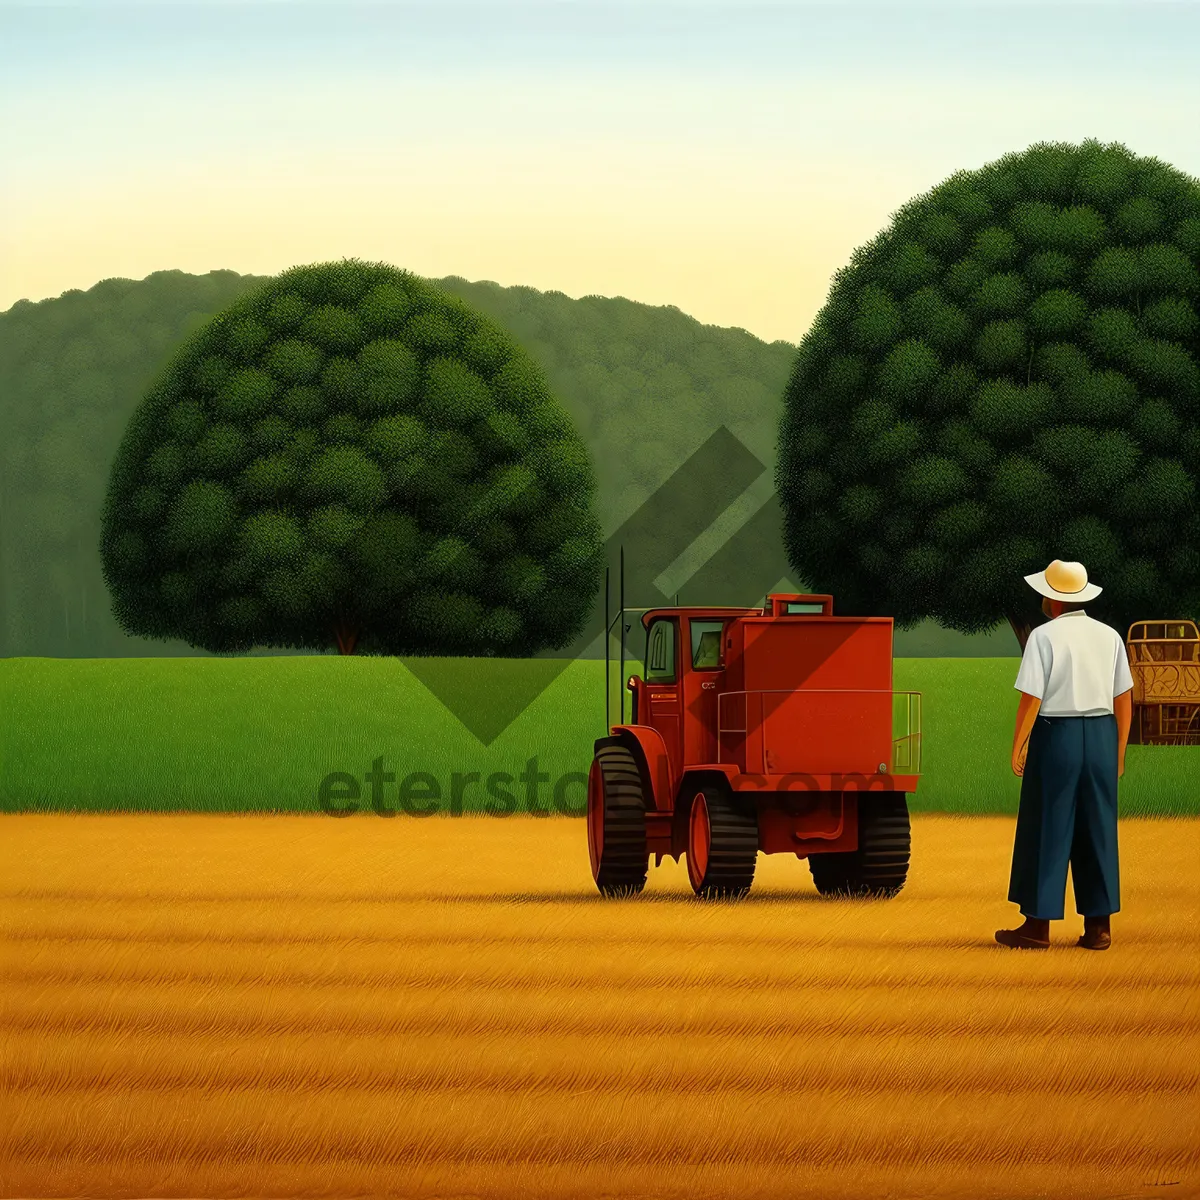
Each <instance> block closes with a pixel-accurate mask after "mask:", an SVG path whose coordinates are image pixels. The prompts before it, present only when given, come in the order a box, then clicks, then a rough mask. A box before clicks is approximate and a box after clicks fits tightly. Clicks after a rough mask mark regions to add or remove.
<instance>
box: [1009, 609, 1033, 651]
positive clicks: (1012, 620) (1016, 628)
mask: <svg viewBox="0 0 1200 1200" xmlns="http://www.w3.org/2000/svg"><path fill="white" fill-rule="evenodd" d="M1008 623H1009V625H1011V626H1012V631H1013V633H1015V634H1016V635H1017V641H1018V642H1019V643H1020V646H1021V653H1022V654H1024V653H1025V643H1026V642H1027V641H1029V635H1030V634H1031V633H1032V632H1033V626H1032V625H1030V624H1029V622H1028V621H1022V620H1020V619H1019V618H1017V617H1013V616H1010V617H1009V618H1008Z"/></svg>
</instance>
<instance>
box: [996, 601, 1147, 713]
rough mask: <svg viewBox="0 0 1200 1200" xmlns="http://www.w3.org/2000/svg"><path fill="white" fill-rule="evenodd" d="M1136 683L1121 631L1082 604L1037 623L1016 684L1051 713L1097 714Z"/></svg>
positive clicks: (1105, 710)
mask: <svg viewBox="0 0 1200 1200" xmlns="http://www.w3.org/2000/svg"><path fill="white" fill-rule="evenodd" d="M1131 687H1133V676H1132V675H1130V673H1129V659H1128V657H1127V656H1126V654H1125V643H1124V642H1123V641H1122V640H1121V635H1120V634H1119V633H1118V632H1117V631H1116V630H1115V629H1113V628H1112V627H1111V626H1109V625H1105V624H1104V623H1103V622H1102V621H1096V620H1093V619H1092V618H1091V617H1089V616H1088V615H1087V613H1085V612H1084V611H1083V610H1082V609H1075V610H1074V611H1073V612H1067V613H1063V614H1062V616H1059V617H1055V618H1054V619H1053V620H1052V621H1047V622H1046V623H1045V624H1043V625H1036V626H1035V627H1034V628H1033V630H1032V631H1031V632H1030V634H1029V640H1028V641H1027V642H1026V643H1025V654H1024V656H1023V657H1022V659H1021V669H1020V670H1019V671H1018V672H1017V682H1016V688H1017V690H1018V691H1021V692H1025V693H1026V694H1027V695H1030V696H1036V697H1037V698H1038V699H1039V700H1040V701H1041V702H1042V703H1041V707H1040V708H1039V710H1038V711H1039V712H1040V713H1041V714H1042V715H1043V716H1047V717H1099V716H1103V715H1104V714H1105V713H1111V712H1112V710H1113V697H1115V696H1119V695H1121V693H1122V692H1127V691H1128V690H1129V689H1130V688H1131Z"/></svg>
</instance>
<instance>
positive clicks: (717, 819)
mask: <svg viewBox="0 0 1200 1200" xmlns="http://www.w3.org/2000/svg"><path fill="white" fill-rule="evenodd" d="M757 861H758V814H757V813H756V812H755V810H754V808H753V806H751V805H749V804H746V803H744V802H743V801H740V800H739V799H738V798H737V797H735V796H734V795H733V793H732V792H731V791H730V790H729V786H728V784H726V783H725V782H724V781H723V780H722V781H721V782H720V783H712V784H708V785H706V786H705V787H703V788H701V789H700V790H699V791H698V792H697V793H696V795H695V798H694V799H693V800H692V807H691V810H690V812H689V815H688V840H687V869H688V880H689V881H690V882H691V885H692V890H693V891H694V892H695V893H696V895H697V896H702V897H703V898H704V899H706V900H711V899H716V898H719V897H735V896H743V895H745V894H746V892H748V891H749V890H750V885H751V884H752V883H753V882H754V868H755V865H756V863H757Z"/></svg>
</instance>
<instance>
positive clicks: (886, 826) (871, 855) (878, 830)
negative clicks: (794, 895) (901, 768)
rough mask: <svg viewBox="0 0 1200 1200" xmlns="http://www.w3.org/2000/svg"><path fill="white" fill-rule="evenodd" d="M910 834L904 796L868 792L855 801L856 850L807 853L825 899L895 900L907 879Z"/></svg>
mask: <svg viewBox="0 0 1200 1200" xmlns="http://www.w3.org/2000/svg"><path fill="white" fill-rule="evenodd" d="M911 848H912V836H911V831H910V828H909V821H908V801H907V799H906V798H905V795H904V793H903V792H867V793H865V794H864V795H862V796H861V797H860V798H859V801H858V849H857V850H851V851H849V852H833V853H826V854H810V855H809V856H808V869H809V870H810V871H811V872H812V877H813V883H815V884H816V885H817V891H818V892H820V893H821V895H823V896H832V895H849V896H875V897H887V896H894V895H895V894H896V893H897V892H898V891H899V890H900V889H901V888H902V887H903V886H904V883H905V880H906V879H907V878H908V860H909V854H910V851H911Z"/></svg>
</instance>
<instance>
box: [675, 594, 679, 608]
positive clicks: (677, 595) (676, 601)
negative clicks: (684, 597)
mask: <svg viewBox="0 0 1200 1200" xmlns="http://www.w3.org/2000/svg"><path fill="white" fill-rule="evenodd" d="M675 607H676V608H678V607H679V593H678V592H676V593H675Z"/></svg>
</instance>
